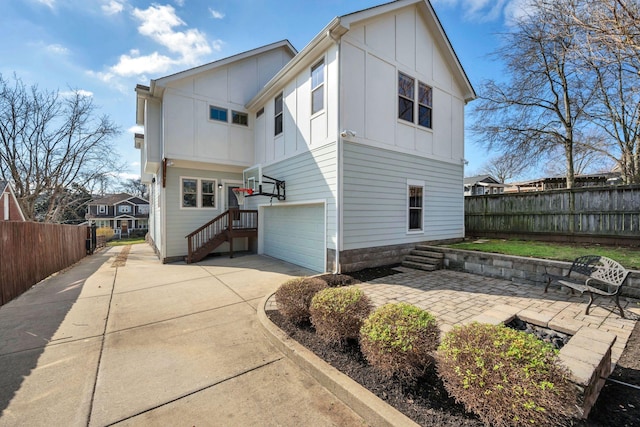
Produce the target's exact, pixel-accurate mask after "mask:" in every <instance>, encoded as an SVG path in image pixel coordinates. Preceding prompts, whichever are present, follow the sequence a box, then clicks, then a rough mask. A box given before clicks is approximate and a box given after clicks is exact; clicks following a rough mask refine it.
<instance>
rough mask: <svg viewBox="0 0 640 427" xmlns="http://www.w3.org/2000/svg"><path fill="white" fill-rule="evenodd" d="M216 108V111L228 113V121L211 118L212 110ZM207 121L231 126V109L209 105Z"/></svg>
mask: <svg viewBox="0 0 640 427" xmlns="http://www.w3.org/2000/svg"><path fill="white" fill-rule="evenodd" d="M212 108H215V109H216V110H220V111H223V110H224V111H226V112H227V120H226V121H225V120H218V119H212V118H211V109H212ZM207 119H208V120H209V122H211V123H227V124H229V120H230V114H229V109H228V108H226V107H220V106H218V105H213V104H209V110H208V111H207Z"/></svg>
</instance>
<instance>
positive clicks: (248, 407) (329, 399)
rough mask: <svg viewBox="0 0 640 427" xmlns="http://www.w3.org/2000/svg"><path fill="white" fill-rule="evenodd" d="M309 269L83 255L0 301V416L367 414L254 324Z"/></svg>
mask: <svg viewBox="0 0 640 427" xmlns="http://www.w3.org/2000/svg"><path fill="white" fill-rule="evenodd" d="M129 248H130V251H129ZM310 274H312V272H310V271H308V270H305V269H303V268H301V267H297V266H294V265H291V264H287V263H284V262H280V261H276V260H271V259H268V258H265V257H260V256H254V255H248V256H240V257H237V258H234V259H231V260H230V259H228V258H211V259H210V260H208V261H205V262H202V263H199V264H197V265H186V264H183V263H176V264H169V265H162V264H160V263H159V262H158V260H157V258H156V257H155V255H154V254H153V252H152V251H151V249H150V248H149V246H147V245H134V246H125V247H117V248H111V249H109V250H106V251H103V252H101V253H98V254H96V255H94V256H91V257H88V258H86V259H84V260H83V261H81V262H80V263H78V264H77V265H75V266H74V267H72V268H70V269H68V270H67V271H65V272H62V273H59V274H57V275H55V276H53V277H51V278H49V279H47V280H45V281H43V282H42V283H40V284H38V285H37V286H35V287H34V288H32V289H31V290H30V291H28V292H26V293H25V294H23V295H22V296H20V297H19V298H17V299H15V300H14V301H12V302H10V303H8V304H6V305H4V306H3V307H1V308H0V411H1V412H2V416H1V417H0V426H22V425H24V426H45V425H46V426H51V425H60V426H106V425H184V426H194V425H199V426H205V425H206V426H227V425H234V426H235V425H261V426H276V425H277V426H299V425H308V426H331V425H335V426H356V425H362V424H363V422H362V420H361V419H360V418H359V417H358V416H357V415H355V413H354V412H352V411H351V410H350V409H349V408H348V407H347V406H345V405H344V404H343V403H341V402H340V401H338V400H337V399H336V398H335V397H334V396H333V395H332V394H331V393H329V392H328V391H326V390H325V389H324V388H322V387H321V386H320V385H319V384H318V383H317V382H316V381H315V380H313V379H312V378H311V377H309V376H308V375H307V374H306V373H304V372H303V371H301V370H300V369H299V368H298V367H297V366H295V365H294V364H293V363H292V362H291V361H290V360H289V359H287V358H286V357H284V356H283V354H282V353H280V352H279V351H278V350H276V349H275V348H274V347H272V346H271V344H269V342H268V341H267V339H266V338H265V336H264V335H263V334H262V333H261V331H260V328H259V327H258V324H257V317H256V307H257V305H258V303H259V301H260V300H261V299H262V298H263V297H264V296H265V295H267V294H270V293H271V292H273V291H275V289H277V287H278V286H279V285H280V284H281V283H283V282H284V281H285V280H287V279H289V278H291V277H293V276H300V275H310Z"/></svg>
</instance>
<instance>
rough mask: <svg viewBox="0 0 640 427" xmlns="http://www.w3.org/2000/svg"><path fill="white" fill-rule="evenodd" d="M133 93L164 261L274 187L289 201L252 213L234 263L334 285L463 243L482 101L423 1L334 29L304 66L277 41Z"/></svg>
mask: <svg viewBox="0 0 640 427" xmlns="http://www.w3.org/2000/svg"><path fill="white" fill-rule="evenodd" d="M136 92H137V109H136V114H137V123H138V124H140V125H144V129H145V131H144V132H145V133H144V136H143V135H137V136H136V137H135V146H136V148H139V149H140V150H141V164H142V180H143V182H147V183H149V184H150V195H151V196H150V199H151V215H150V218H149V235H150V237H151V238H152V239H153V241H154V245H155V248H156V250H157V252H158V254H159V257H160V259H161V260H162V261H163V262H168V261H172V260H178V259H182V258H183V257H184V256H185V255H187V253H188V243H187V239H186V238H185V236H187V235H188V234H189V233H191V232H193V231H194V230H196V229H198V228H199V227H200V226H202V225H203V224H205V223H207V222H208V221H210V220H211V219H212V218H215V217H217V216H218V215H223V216H222V217H220V218H223V217H224V213H225V211H226V210H227V209H228V208H230V207H234V206H235V205H237V201H236V199H235V197H234V195H233V192H232V189H233V188H235V187H250V188H253V189H254V190H255V191H256V193H259V192H260V189H261V188H262V191H263V192H271V193H274V194H275V193H276V192H277V191H276V190H278V189H274V187H276V186H275V185H272V184H269V183H270V182H275V181H276V180H278V181H283V182H284V184H283V185H281V186H280V188H279V189H280V190H282V194H281V196H282V197H265V196H255V194H256V193H254V196H253V197H247V198H246V199H245V201H244V205H243V208H244V209H250V210H256V211H257V212H258V218H259V220H258V233H257V239H251V238H250V237H242V238H240V239H236V240H238V241H237V242H235V243H233V244H234V248H235V250H238V249H251V250H256V251H257V252H258V253H260V254H265V255H269V256H273V257H276V258H280V259H283V260H286V261H290V262H292V263H294V264H298V265H301V266H305V267H308V268H310V269H312V270H315V271H319V272H324V271H336V272H337V271H353V270H356V269H360V268H363V267H368V266H374V265H382V264H391V263H395V262H399V261H400V260H401V258H402V256H403V255H404V254H406V253H407V252H408V250H409V249H411V248H412V247H413V246H415V244H418V243H422V242H435V241H442V240H451V239H460V238H462V237H464V200H463V191H462V189H463V164H464V107H465V104H466V103H467V102H469V101H471V100H473V99H474V98H475V93H474V90H473V88H472V86H471V84H470V82H469V80H468V78H467V76H466V74H465V73H464V71H463V69H462V66H461V64H460V63H459V61H458V59H457V57H456V55H455V53H454V51H453V48H452V47H451V45H450V42H449V40H448V38H447V37H446V35H445V33H444V31H443V29H442V26H441V24H440V22H439V21H438V18H437V17H436V15H435V12H434V10H433V8H432V7H431V4H430V3H429V2H428V1H425V0H399V1H395V2H391V3H387V4H383V5H381V6H377V7H373V8H370V9H366V10H362V11H359V12H355V13H352V14H348V15H345V16H341V17H337V18H335V19H333V20H332V21H331V22H330V23H329V24H328V25H327V26H326V27H325V28H324V29H322V30H321V31H320V32H319V33H318V35H317V36H316V37H315V38H314V39H313V40H312V41H311V42H310V43H309V44H308V45H307V46H306V47H305V48H304V49H303V50H302V51H301V52H299V53H296V51H295V50H294V49H293V47H292V46H291V45H290V44H289V42H287V41H282V42H278V43H274V44H271V45H267V46H264V47H261V48H258V49H255V50H252V51H248V52H245V53H241V54H239V55H235V56H232V57H229V58H226V59H222V60H220V61H216V62H213V63H210V64H206V65H203V66H201V67H197V68H193V69H190V70H186V71H183V72H180V73H177V74H173V75H170V76H167V77H163V78H160V79H157V80H152V81H151V84H150V86H148V87H147V86H142V85H138V86H137V87H136ZM274 178H275V180H274ZM261 185H262V187H261ZM285 190H286V192H285ZM285 194H286V197H285ZM229 218H230V216H229ZM234 219H236V218H234ZM212 239H214V238H212ZM214 240H215V239H214ZM221 240H222V239H221ZM231 241H232V242H233V239H232V240H231ZM218 243H221V244H220V246H218V247H217V248H216V249H215V251H218V252H225V251H228V250H229V249H230V248H229V242H224V243H222V241H220V242H218ZM192 260H193V259H192Z"/></svg>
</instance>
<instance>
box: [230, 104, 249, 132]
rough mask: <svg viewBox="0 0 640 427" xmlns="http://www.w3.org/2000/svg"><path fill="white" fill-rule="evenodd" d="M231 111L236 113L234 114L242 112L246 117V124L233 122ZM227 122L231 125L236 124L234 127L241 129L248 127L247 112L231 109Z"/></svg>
mask: <svg viewBox="0 0 640 427" xmlns="http://www.w3.org/2000/svg"><path fill="white" fill-rule="evenodd" d="M233 113H236V114H244V115H245V116H246V117H247V124H246V125H241V124H239V123H234V122H233ZM227 114H228V113H227ZM229 124H230V125H231V126H236V127H239V128H242V129H247V128H249V113H247V112H246V111H238V110H233V109H232V110H231V114H230V118H229Z"/></svg>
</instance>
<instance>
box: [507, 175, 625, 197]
mask: <svg viewBox="0 0 640 427" xmlns="http://www.w3.org/2000/svg"><path fill="white" fill-rule="evenodd" d="M621 183H622V179H621V178H620V172H603V173H593V174H583V175H575V176H574V188H578V187H601V186H603V185H616V184H621ZM562 188H567V177H566V176H564V175H558V176H550V177H545V178H538V179H533V180H531V181H524V182H514V183H512V184H509V186H508V187H507V188H505V190H504V191H505V192H507V193H520V192H526V191H546V190H558V189H562Z"/></svg>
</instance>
